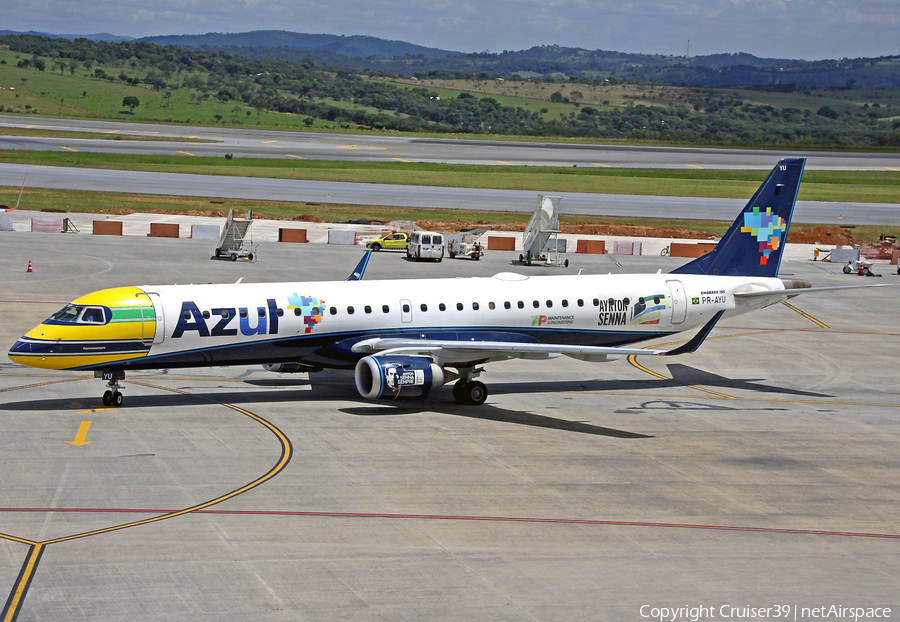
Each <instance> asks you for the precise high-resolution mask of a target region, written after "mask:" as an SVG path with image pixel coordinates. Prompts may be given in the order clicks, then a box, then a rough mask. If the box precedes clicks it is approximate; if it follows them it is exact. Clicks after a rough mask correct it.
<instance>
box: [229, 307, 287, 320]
mask: <svg viewBox="0 0 900 622" xmlns="http://www.w3.org/2000/svg"><path fill="white" fill-rule="evenodd" d="M299 310H300V309H297V311H299ZM220 315H221V316H222V319H224V320H227V319H228V318H230V317H231V313H230V312H229V311H228V309H222V312H221V313H220ZM297 315H300V314H299V313H298V314H297Z"/></svg>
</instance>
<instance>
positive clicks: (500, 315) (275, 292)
mask: <svg viewBox="0 0 900 622" xmlns="http://www.w3.org/2000/svg"><path fill="white" fill-rule="evenodd" d="M141 289H142V290H144V291H145V292H147V293H148V294H155V295H156V296H151V298H152V299H154V304H157V305H160V306H161V308H162V317H163V321H162V322H161V324H162V327H161V330H158V331H157V337H156V339H154V344H153V345H152V347H151V349H150V352H149V356H147V357H146V358H144V359H142V360H141V361H139V362H138V363H139V365H134V366H135V367H145V368H153V367H178V366H184V365H189V366H200V365H231V364H242V363H275V362H287V361H309V362H310V363H314V364H317V365H321V366H325V367H329V366H334V367H351V366H353V364H354V363H355V361H356V360H357V359H358V358H359V356H358V355H354V354H353V353H352V351H351V350H350V348H351V347H352V345H353V344H354V343H356V342H358V341H361V340H363V339H367V338H370V337H372V336H391V335H402V336H407V337H413V338H422V339H426V338H428V339H442V340H454V339H456V340H466V341H470V340H482V339H483V340H492V341H497V340H501V341H502V340H510V341H524V342H537V343H541V342H547V343H562V344H581V345H594V346H617V345H623V344H628V343H635V342H638V341H645V340H648V339H652V338H654V337H657V336H665V335H669V334H672V333H676V332H681V331H684V330H690V329H692V328H697V327H699V326H702V325H703V324H704V323H705V322H707V321H708V320H709V319H710V318H711V317H712V316H713V315H714V314H715V313H717V312H718V311H722V310H724V311H726V315H735V314H739V313H743V312H746V311H749V310H751V309H754V308H759V307H762V306H766V305H768V304H772V302H773V301H772V300H771V299H769V300H767V301H766V302H762V301H759V302H757V303H755V304H754V303H752V302H750V301H749V300H748V299H739V300H736V298H735V296H734V293H735V292H750V291H778V290H783V289H784V284H783V283H782V281H781V280H780V279H778V278H761V277H723V276H702V275H672V274H639V275H600V276H587V275H584V276H582V275H579V276H542V277H527V276H522V275H517V274H511V273H502V274H499V275H495V276H493V277H484V278H458V279H416V280H389V281H331V282H297V283H260V284H228V285H172V286H158V287H155V286H145V287H142V288H141ZM157 316H158V318H159V313H158V312H157Z"/></svg>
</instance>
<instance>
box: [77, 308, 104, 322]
mask: <svg viewBox="0 0 900 622" xmlns="http://www.w3.org/2000/svg"><path fill="white" fill-rule="evenodd" d="M105 319H106V318H104V317H103V309H101V308H100V307H87V308H86V309H85V310H84V313H82V314H81V321H82V322H86V323H88V324H103V323H104V320H105Z"/></svg>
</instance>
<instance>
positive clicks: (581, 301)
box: [578, 298, 584, 307]
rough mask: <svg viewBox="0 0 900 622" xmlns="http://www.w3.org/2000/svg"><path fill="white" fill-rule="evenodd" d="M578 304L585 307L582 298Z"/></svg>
mask: <svg viewBox="0 0 900 622" xmlns="http://www.w3.org/2000/svg"><path fill="white" fill-rule="evenodd" d="M578 306H579V307H583V306H584V300H582V299H581V298H579V299H578Z"/></svg>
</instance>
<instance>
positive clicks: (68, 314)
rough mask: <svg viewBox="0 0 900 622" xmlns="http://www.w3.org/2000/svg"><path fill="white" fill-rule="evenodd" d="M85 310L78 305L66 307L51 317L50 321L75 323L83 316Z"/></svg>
mask: <svg viewBox="0 0 900 622" xmlns="http://www.w3.org/2000/svg"><path fill="white" fill-rule="evenodd" d="M83 310H84V307H79V306H77V305H66V306H65V307H63V308H62V309H60V310H59V311H57V312H56V313H54V314H53V315H51V316H50V319H51V320H55V321H57V322H74V321H75V320H77V319H78V316H79V315H81V312H82V311H83Z"/></svg>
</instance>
